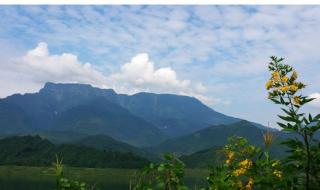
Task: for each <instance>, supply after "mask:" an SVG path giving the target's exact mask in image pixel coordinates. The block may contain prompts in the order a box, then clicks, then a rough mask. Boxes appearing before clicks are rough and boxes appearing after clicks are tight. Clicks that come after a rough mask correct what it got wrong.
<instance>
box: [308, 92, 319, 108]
mask: <svg viewBox="0 0 320 190" xmlns="http://www.w3.org/2000/svg"><path fill="white" fill-rule="evenodd" d="M309 97H310V98H315V100H313V101H311V102H310V106H312V107H315V108H320V93H317V92H316V93H312V94H310V95H309Z"/></svg>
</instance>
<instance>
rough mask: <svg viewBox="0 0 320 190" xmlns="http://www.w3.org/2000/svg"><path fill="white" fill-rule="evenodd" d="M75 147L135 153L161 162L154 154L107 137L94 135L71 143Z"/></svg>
mask: <svg viewBox="0 0 320 190" xmlns="http://www.w3.org/2000/svg"><path fill="white" fill-rule="evenodd" d="M71 143H72V144H75V145H82V146H86V147H91V148H95V149H98V150H108V151H117V152H123V153H133V154H135V155H138V156H142V157H144V158H148V159H149V160H152V161H157V160H159V157H158V156H156V155H155V154H153V153H152V152H148V151H145V150H142V149H140V148H137V147H134V146H132V145H129V144H127V143H124V142H120V141H117V140H115V139H113V138H111V137H109V136H106V135H92V136H87V137H84V138H82V139H79V140H76V141H73V142H71Z"/></svg>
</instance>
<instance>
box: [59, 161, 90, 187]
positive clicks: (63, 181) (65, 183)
mask: <svg viewBox="0 0 320 190" xmlns="http://www.w3.org/2000/svg"><path fill="white" fill-rule="evenodd" d="M53 170H54V171H55V174H56V189H55V190H89V189H90V190H94V187H89V186H88V185H87V184H86V183H85V182H79V181H76V180H70V179H68V178H65V177H64V175H63V165H62V158H61V159H60V158H59V157H58V156H57V155H56V162H55V163H54V164H53Z"/></svg>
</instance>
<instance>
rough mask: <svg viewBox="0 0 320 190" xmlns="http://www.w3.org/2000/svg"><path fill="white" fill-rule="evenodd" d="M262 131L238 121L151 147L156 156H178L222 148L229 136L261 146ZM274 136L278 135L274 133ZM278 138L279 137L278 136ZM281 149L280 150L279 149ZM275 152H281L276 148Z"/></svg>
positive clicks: (245, 122)
mask: <svg viewBox="0 0 320 190" xmlns="http://www.w3.org/2000/svg"><path fill="white" fill-rule="evenodd" d="M263 133H264V130H263V129H260V128H257V127H256V126H255V125H254V124H252V123H251V122H248V121H240V122H237V123H234V124H230V125H218V126H212V127H209V128H206V129H203V130H199V131H197V132H194V133H192V134H189V135H185V136H182V137H179V138H175V139H170V140H167V141H165V142H163V143H161V144H160V145H158V146H156V147H151V148H150V150H154V151H155V152H157V153H158V154H162V153H163V152H175V153H177V154H178V155H183V154H184V155H185V154H192V153H195V152H198V151H201V150H204V149H209V148H212V147H217V146H223V145H225V144H226V143H227V139H228V137H229V136H233V135H235V136H242V137H245V138H247V140H248V141H249V143H251V144H254V145H257V146H260V147H261V146H263V137H262V136H263ZM275 134H276V136H277V135H278V134H279V133H278V132H275ZM278 136H279V135H278ZM279 149H281V148H279ZM274 151H275V152H277V154H278V153H280V152H283V151H281V150H278V148H276V149H275V150H274Z"/></svg>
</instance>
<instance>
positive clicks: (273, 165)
mask: <svg viewBox="0 0 320 190" xmlns="http://www.w3.org/2000/svg"><path fill="white" fill-rule="evenodd" d="M277 165H279V161H278V160H277V161H275V162H273V163H272V165H271V166H272V167H275V166H277Z"/></svg>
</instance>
